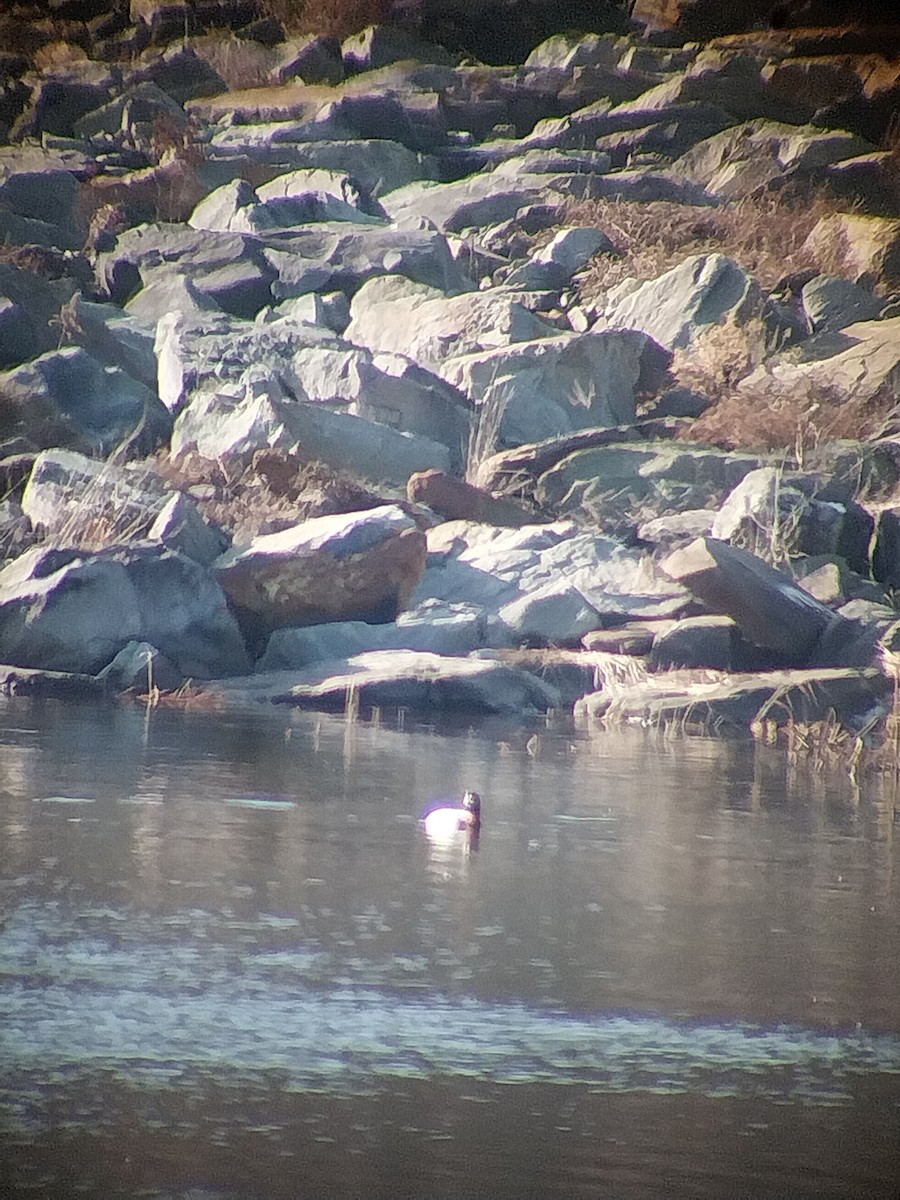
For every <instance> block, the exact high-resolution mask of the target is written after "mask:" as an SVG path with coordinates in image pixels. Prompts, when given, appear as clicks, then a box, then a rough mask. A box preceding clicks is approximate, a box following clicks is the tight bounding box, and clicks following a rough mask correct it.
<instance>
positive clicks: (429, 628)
mask: <svg viewBox="0 0 900 1200" xmlns="http://www.w3.org/2000/svg"><path fill="white" fill-rule="evenodd" d="M483 625H484V622H483V619H482V615H481V612H480V611H479V610H477V609H473V608H471V607H470V606H468V605H465V604H457V605H452V606H447V608H446V609H445V608H441V609H439V610H438V611H436V612H434V613H432V612H430V611H429V609H428V607H427V606H422V608H421V609H420V610H419V611H417V612H414V613H411V612H404V613H400V615H399V616H398V618H397V620H396V621H390V622H387V623H384V624H381V625H369V624H367V623H366V622H365V621H333V622H329V623H328V624H325V625H306V626H302V627H294V628H290V629H276V630H275V632H274V633H273V634H272V636H271V637H270V638H269V641H268V644H267V645H266V649H265V653H264V654H263V655H262V657H261V658H260V659H259V661H258V662H257V664H256V669H257V671H260V672H265V671H296V670H299V669H301V668H303V667H308V666H312V664H313V663H320V662H327V661H328V660H329V659H331V660H334V659H342V658H351V657H355V656H356V655H357V654H368V653H371V652H372V651H374V650H418V651H424V652H425V653H428V654H443V655H453V656H462V655H465V654H469V653H471V652H472V651H473V650H477V649H479V648H481V647H482V646H484V645H485V631H484V627H483Z"/></svg>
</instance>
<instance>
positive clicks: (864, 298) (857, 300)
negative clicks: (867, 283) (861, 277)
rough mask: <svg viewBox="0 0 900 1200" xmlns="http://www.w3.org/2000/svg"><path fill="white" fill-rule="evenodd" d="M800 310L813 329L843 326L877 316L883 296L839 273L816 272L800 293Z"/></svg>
mask: <svg viewBox="0 0 900 1200" xmlns="http://www.w3.org/2000/svg"><path fill="white" fill-rule="evenodd" d="M800 295H801V300H802V303H803V311H804V312H805V314H806V319H807V320H808V321H809V325H810V328H811V329H812V331H813V332H814V333H820V332H822V331H834V330H837V329H844V328H846V326H848V325H853V324H855V323H856V322H857V321H874V320H877V319H878V317H880V316H881V310H882V309H883V308H884V300H882V299H881V298H880V297H879V296H876V295H874V294H873V293H872V292H870V291H867V290H866V289H865V288H862V287H860V286H859V284H856V283H851V282H850V280H849V279H845V278H844V277H843V276H842V275H817V276H816V277H815V278H814V279H811V280H810V281H809V283H807V284H806V285H805V286H804V287H803V290H802V292H801V293H800Z"/></svg>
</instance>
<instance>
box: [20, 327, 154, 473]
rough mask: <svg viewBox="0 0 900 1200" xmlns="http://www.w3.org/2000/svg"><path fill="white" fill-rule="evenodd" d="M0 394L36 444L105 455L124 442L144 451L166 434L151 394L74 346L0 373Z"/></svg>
mask: <svg viewBox="0 0 900 1200" xmlns="http://www.w3.org/2000/svg"><path fill="white" fill-rule="evenodd" d="M0 394H2V395H3V397H4V398H5V401H6V403H7V404H8V405H9V406H10V409H11V410H12V412H13V413H14V414H15V419H16V420H17V421H18V423H19V428H20V429H21V430H22V431H23V432H25V433H26V435H27V436H28V437H29V438H31V440H32V441H33V442H34V443H35V444H36V445H68V446H70V447H72V448H74V449H79V448H81V449H87V450H91V451H95V452H96V451H98V452H100V453H103V454H108V453H109V452H110V451H112V450H114V449H116V448H117V447H118V446H120V445H122V444H123V443H125V442H128V443H130V444H131V446H132V447H133V448H134V449H143V450H144V452H145V453H147V452H149V451H151V450H153V449H155V448H156V447H157V446H158V445H160V443H161V442H163V441H165V440H166V439H167V438H168V436H169V433H170V430H171V417H170V416H169V414H168V413H167V412H166V410H165V408H164V407H163V405H162V404H160V402H159V400H158V398H157V396H156V394H155V393H154V392H152V391H151V390H150V389H149V388H148V387H146V386H145V385H144V384H142V383H140V382H138V381H137V380H136V379H132V378H131V376H130V375H126V373H125V372H124V371H123V370H122V369H121V368H120V367H114V366H104V365H103V364H101V363H99V362H98V361H97V360H96V359H95V358H93V357H92V356H91V355H90V354H88V352H87V351H86V350H83V349H82V348H81V347H79V346H69V347H67V348H65V349H63V350H52V351H50V352H49V353H47V354H42V355H41V356H40V357H39V358H36V359H34V360H33V361H32V362H30V363H26V364H24V365H23V366H20V367H14V368H13V369H12V370H10V371H5V372H3V373H0Z"/></svg>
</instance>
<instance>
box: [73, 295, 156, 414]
mask: <svg viewBox="0 0 900 1200" xmlns="http://www.w3.org/2000/svg"><path fill="white" fill-rule="evenodd" d="M69 312H70V313H71V318H72V319H71V321H70V322H68V323H67V333H68V337H69V339H70V341H71V342H72V343H73V344H74V345H78V346H83V347H84V349H85V350H87V351H88V353H89V354H90V355H91V356H92V357H93V358H95V359H96V360H97V361H98V362H100V363H102V364H103V365H104V366H108V367H121V369H122V370H123V371H124V372H125V373H126V374H127V375H130V376H131V377H132V379H137V380H139V381H140V382H141V383H143V384H146V386H147V387H148V388H150V389H151V391H154V392H155V391H156V387H157V363H156V354H155V353H154V348H153V343H154V338H155V336H156V325H155V323H154V322H153V321H152V320H147V319H145V318H143V317H140V316H136V315H134V314H132V313H130V312H128V313H127V312H123V310H122V309H121V308H119V306H118V305H117V304H99V303H95V302H94V301H91V300H86V299H85V298H84V296H83V295H82V294H81V293H80V292H76V293H75V295H74V296H73V297H72V299H71V301H70V303H69Z"/></svg>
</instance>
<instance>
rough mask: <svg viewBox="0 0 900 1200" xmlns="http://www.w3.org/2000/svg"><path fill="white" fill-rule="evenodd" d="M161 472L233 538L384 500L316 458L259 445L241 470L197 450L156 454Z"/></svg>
mask: <svg viewBox="0 0 900 1200" xmlns="http://www.w3.org/2000/svg"><path fill="white" fill-rule="evenodd" d="M157 468H158V470H159V472H160V474H161V475H163V477H164V478H165V479H167V480H168V481H169V483H171V484H172V485H173V486H174V487H176V488H179V489H182V490H186V491H188V492H189V494H190V495H191V496H192V497H193V498H194V499H195V501H196V503H197V506H198V507H199V509H200V511H201V512H202V513H203V515H204V517H206V519H207V520H209V521H212V522H213V523H214V524H216V525H218V526H219V527H220V528H221V529H224V530H226V531H227V532H228V533H230V534H231V535H232V536H233V537H234V538H235V539H236V540H238V541H242V542H243V541H248V540H250V539H251V538H253V537H256V536H257V535H259V534H264V533H276V532H278V531H280V530H282V529H287V528H289V527H290V526H291V525H296V524H297V523H298V522H299V521H305V520H307V519H309V518H310V517H321V516H328V515H331V514H333V513H345V512H358V511H360V510H361V509H366V508H375V507H377V506H378V505H379V504H384V503H385V499H384V497H383V496H379V495H378V494H377V493H376V492H374V491H371V490H370V489H368V488H366V487H365V486H364V485H363V484H361V483H360V482H359V481H358V480H355V479H353V478H351V476H349V475H346V474H343V473H342V472H339V471H334V470H332V469H331V468H330V467H328V466H326V465H325V464H324V463H321V462H313V461H309V460H305V459H303V458H302V457H301V456H299V455H295V454H288V453H285V452H283V451H279V450H260V451H257V453H256V454H255V455H254V458H253V462H252V464H251V465H250V466H249V467H247V468H246V469H243V468H240V467H237V468H233V469H229V468H228V467H226V466H225V465H224V464H222V463H217V462H210V461H209V460H208V459H204V458H200V457H199V456H198V455H194V454H191V455H187V456H185V457H182V458H179V459H173V458H170V457H169V455H168V454H167V453H165V452H163V453H161V454H160V455H159V456H158V459H157Z"/></svg>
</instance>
